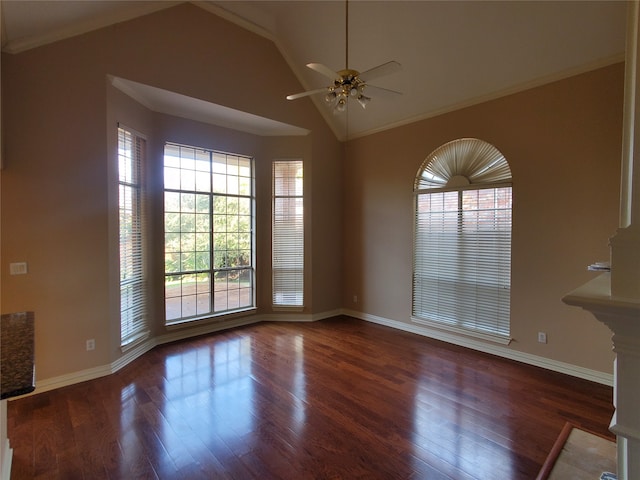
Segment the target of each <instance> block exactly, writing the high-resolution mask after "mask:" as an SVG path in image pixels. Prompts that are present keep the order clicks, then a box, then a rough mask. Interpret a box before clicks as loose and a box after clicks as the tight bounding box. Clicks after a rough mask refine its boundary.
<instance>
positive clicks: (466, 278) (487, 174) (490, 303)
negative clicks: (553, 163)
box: [412, 138, 512, 342]
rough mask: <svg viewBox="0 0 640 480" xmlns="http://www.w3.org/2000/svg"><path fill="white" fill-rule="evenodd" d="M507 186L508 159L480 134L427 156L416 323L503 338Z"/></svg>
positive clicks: (419, 219)
mask: <svg viewBox="0 0 640 480" xmlns="http://www.w3.org/2000/svg"><path fill="white" fill-rule="evenodd" d="M511 189H512V187H511V172H510V169H509V165H508V163H507V161H506V160H505V158H504V157H503V156H502V154H501V153H500V152H499V151H498V150H497V149H496V148H495V147H493V146H492V145H490V144H488V143H486V142H483V141H481V140H477V139H472V138H464V139H459V140H455V141H453V142H450V143H447V144H445V145H443V146H441V147H440V148H438V149H437V150H436V151H434V152H433V153H432V154H431V155H429V157H427V159H426V160H425V162H424V163H423V164H422V166H421V168H420V170H419V171H418V175H417V177H416V182H415V186H414V195H415V243H414V261H413V305H412V314H413V318H414V320H415V321H417V322H423V323H431V324H434V325H437V326H439V327H444V328H450V329H452V330H461V331H463V332H465V333H471V334H473V335H475V336H479V337H486V338H490V339H493V340H497V341H504V342H507V341H508V338H509V335H510V294H511Z"/></svg>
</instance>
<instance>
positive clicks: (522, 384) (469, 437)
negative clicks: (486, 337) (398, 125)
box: [8, 317, 613, 480]
mask: <svg viewBox="0 0 640 480" xmlns="http://www.w3.org/2000/svg"><path fill="white" fill-rule="evenodd" d="M611 402H612V389H611V388H609V387H605V386H602V385H599V384H594V383H590V382H587V381H584V380H580V379H576V378H573V377H568V376H565V375H562V374H558V373H554V372H550V371H547V370H543V369H539V368H536V367H531V366H527V365H523V364H519V363H516V362H512V361H508V360H504V359H500V358H496V357H492V356H490V355H485V354H481V353H477V352H474V351H471V350H467V349H464V348H459V347H455V346H451V345H448V344H445V343H441V342H438V341H434V340H430V339H427V338H424V337H420V336H417V335H413V334H409V333H405V332H401V331H398V330H394V329H390V328H386V327H382V326H379V325H375V324H371V323H367V322H363V321H360V320H354V319H351V318H348V317H339V318H335V319H331V320H325V321H319V322H315V323H309V324H291V323H262V324H258V325H253V326H249V327H243V328H239V329H235V330H230V331H226V332H221V333H216V334H212V335H209V336H206V337H200V338H197V339H192V340H189V341H184V342H178V343H174V344H169V345H163V346H160V347H157V348H155V349H154V350H152V351H151V352H149V353H147V354H145V355H144V356H142V357H141V358H139V359H138V360H136V361H135V362H133V363H132V364H130V365H128V366H126V367H125V368H123V369H122V370H120V371H119V372H117V373H115V374H113V375H111V376H108V377H104V378H100V379H97V380H92V381H89V382H84V383H81V384H77V385H73V386H69V387H65V388H60V389H57V390H53V391H50V392H45V393H41V394H37V395H34V396H31V397H26V398H22V399H19V400H16V401H12V402H9V406H8V410H9V419H8V429H9V439H10V442H11V446H12V448H13V449H14V457H13V467H12V477H11V478H12V479H13V480H20V479H33V478H38V479H39V478H52V479H53V478H55V479H65V480H67V479H81V478H84V479H91V480H94V479H101V478H109V479H134V478H140V479H155V478H160V479H180V478H184V479H200V478H202V479H217V478H221V479H226V478H233V479H243V480H244V479H247V480H250V479H272V478H274V479H276V478H281V479H296V480H298V479H429V480H437V479H444V478H451V479H481V480H487V479H501V480H506V479H509V480H511V479H527V480H529V479H533V478H535V477H536V475H537V473H538V471H539V470H540V467H541V466H542V464H543V463H544V460H545V458H546V456H547V454H548V453H549V451H550V450H551V448H552V446H553V444H554V441H555V440H556V437H557V436H558V434H559V433H560V431H561V430H562V428H563V426H564V424H565V422H567V421H570V422H572V423H574V424H576V425H578V426H582V427H583V428H585V429H587V430H590V431H593V432H594V433H600V434H602V435H606V436H608V437H609V438H613V437H612V435H611V434H610V433H609V432H608V430H607V426H608V424H609V421H610V419H611V415H612V413H613V408H612V405H611Z"/></svg>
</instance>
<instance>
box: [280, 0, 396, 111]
mask: <svg viewBox="0 0 640 480" xmlns="http://www.w3.org/2000/svg"><path fill="white" fill-rule="evenodd" d="M345 5H346V20H345V25H346V42H345V43H346V45H345V63H346V67H345V69H344V70H340V71H338V72H334V71H333V70H331V69H330V68H329V67H327V66H325V65H323V64H321V63H308V64H307V67H309V68H310V69H312V70H315V71H316V72H318V73H321V74H323V75H324V76H326V77H328V78H330V79H332V80H333V85H330V86H328V87H324V88H319V89H315V90H309V91H306V92H302V93H296V94H293V95H287V100H296V99H298V98H302V97H307V96H309V95H315V94H318V93H324V94H325V97H324V101H325V103H326V104H327V105H329V106H331V107H332V108H333V113H334V114H338V113H342V112H344V111H345V110H346V109H347V100H348V99H349V97H353V98H355V99H356V100H357V101H358V103H359V104H360V105H361V106H362V108H366V107H367V104H368V103H369V102H370V101H371V98H370V97H368V96H366V95H365V94H364V91H365V88H366V87H371V88H374V89H379V90H383V91H385V92H389V93H393V94H399V95H400V94H401V93H400V92H397V91H395V90H389V89H387V88H381V87H376V86H374V85H369V84H367V80H365V78H367V79H369V80H371V79H372V78H378V77H381V76H383V75H389V74H391V73H394V72H397V71H398V70H400V69H401V66H400V64H399V63H398V62H394V61H391V62H387V63H383V64H382V65H378V66H377V67H374V68H371V69H369V70H367V71H365V72H363V73H360V72H358V71H357V70H353V69H350V68H349V2H348V0H347V1H346V2H345Z"/></svg>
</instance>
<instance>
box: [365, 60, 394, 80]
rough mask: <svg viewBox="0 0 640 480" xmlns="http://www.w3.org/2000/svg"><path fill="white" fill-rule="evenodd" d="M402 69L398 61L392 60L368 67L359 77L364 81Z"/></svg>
mask: <svg viewBox="0 0 640 480" xmlns="http://www.w3.org/2000/svg"><path fill="white" fill-rule="evenodd" d="M401 69H402V65H400V64H399V63H398V62H396V61H394V60H392V61H390V62H387V63H383V64H382V65H378V66H377V67H373V68H370V69H369V70H366V71H364V72H362V73H361V74H360V78H361V79H362V80H364V81H367V80H371V79H373V78H379V77H382V76H384V75H390V74H392V73H395V72H398V71H400V70H401Z"/></svg>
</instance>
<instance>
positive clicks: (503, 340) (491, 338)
mask: <svg viewBox="0 0 640 480" xmlns="http://www.w3.org/2000/svg"><path fill="white" fill-rule="evenodd" d="M411 321H412V322H414V323H419V324H420V325H425V326H427V327H430V328H433V329H435V330H440V331H445V332H451V333H455V334H457V335H464V336H466V337H472V338H478V339H481V340H486V341H488V342H493V343H498V344H500V345H509V344H510V343H511V340H513V339H512V338H511V337H509V336H502V335H497V334H491V333H484V332H476V331H474V330H469V329H466V328H462V327H457V326H455V325H448V324H446V323H440V322H434V321H433V320H425V319H423V318H417V317H413V316H412V317H411Z"/></svg>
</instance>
